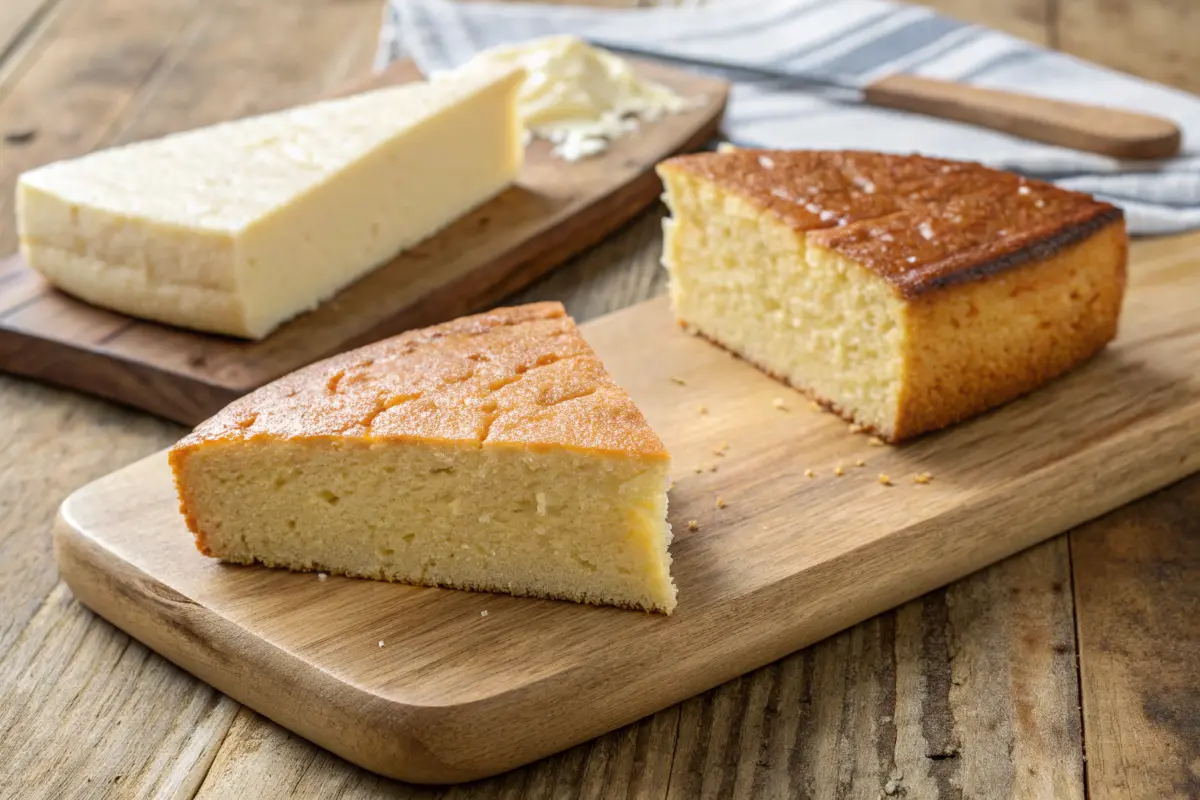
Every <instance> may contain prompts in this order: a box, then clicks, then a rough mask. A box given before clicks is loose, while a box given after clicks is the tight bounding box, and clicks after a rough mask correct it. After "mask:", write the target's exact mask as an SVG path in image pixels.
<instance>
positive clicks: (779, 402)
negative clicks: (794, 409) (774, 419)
mask: <svg viewBox="0 0 1200 800" xmlns="http://www.w3.org/2000/svg"><path fill="white" fill-rule="evenodd" d="M771 405H773V406H775V407H776V408H778V409H779V410H780V411H787V410H788V407H787V403H785V402H783V398H782V397H776V398H775V399H774V400H772V401H771Z"/></svg>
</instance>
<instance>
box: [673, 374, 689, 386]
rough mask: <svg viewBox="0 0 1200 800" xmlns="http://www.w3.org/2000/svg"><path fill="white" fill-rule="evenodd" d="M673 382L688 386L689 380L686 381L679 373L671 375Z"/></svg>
mask: <svg viewBox="0 0 1200 800" xmlns="http://www.w3.org/2000/svg"><path fill="white" fill-rule="evenodd" d="M671 383H677V384H679V385H680V386H687V381H685V380H684V379H683V378H680V377H679V376H678V375H672V376H671Z"/></svg>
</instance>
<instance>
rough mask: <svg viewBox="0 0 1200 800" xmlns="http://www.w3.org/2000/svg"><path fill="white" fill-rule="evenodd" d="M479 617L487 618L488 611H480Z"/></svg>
mask: <svg viewBox="0 0 1200 800" xmlns="http://www.w3.org/2000/svg"><path fill="white" fill-rule="evenodd" d="M479 616H481V617H486V616H487V609H486V608H485V609H484V610H483V611H480V612H479Z"/></svg>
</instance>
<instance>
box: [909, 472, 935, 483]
mask: <svg viewBox="0 0 1200 800" xmlns="http://www.w3.org/2000/svg"><path fill="white" fill-rule="evenodd" d="M931 480H933V476H932V475H930V474H929V473H928V472H918V473H917V474H916V475H913V483H929V482H930V481H931Z"/></svg>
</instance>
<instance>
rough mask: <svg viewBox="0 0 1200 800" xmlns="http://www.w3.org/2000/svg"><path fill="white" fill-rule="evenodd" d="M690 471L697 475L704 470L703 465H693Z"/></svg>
mask: <svg viewBox="0 0 1200 800" xmlns="http://www.w3.org/2000/svg"><path fill="white" fill-rule="evenodd" d="M692 471H693V472H695V473H696V474H697V475H699V474H700V473H701V472H704V467H693V468H692Z"/></svg>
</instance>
